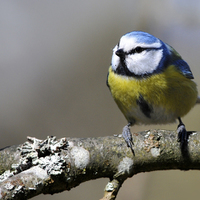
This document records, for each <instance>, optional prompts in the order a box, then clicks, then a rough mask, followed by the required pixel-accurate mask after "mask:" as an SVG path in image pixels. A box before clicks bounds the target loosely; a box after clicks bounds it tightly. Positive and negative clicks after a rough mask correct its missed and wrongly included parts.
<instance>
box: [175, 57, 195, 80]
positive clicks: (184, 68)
mask: <svg viewBox="0 0 200 200" xmlns="http://www.w3.org/2000/svg"><path fill="white" fill-rule="evenodd" d="M172 64H173V65H175V66H176V68H177V69H178V70H179V71H180V72H181V73H182V74H183V75H184V76H185V77H187V78H189V79H193V78H194V76H193V74H192V72H191V70H190V67H189V65H188V64H187V63H186V62H185V61H184V60H183V59H182V58H180V59H177V60H174V61H173V63H172Z"/></svg>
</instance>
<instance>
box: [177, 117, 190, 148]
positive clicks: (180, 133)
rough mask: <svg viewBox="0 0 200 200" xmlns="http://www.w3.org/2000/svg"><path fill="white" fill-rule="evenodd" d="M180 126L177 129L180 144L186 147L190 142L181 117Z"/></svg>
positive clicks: (179, 119)
mask: <svg viewBox="0 0 200 200" xmlns="http://www.w3.org/2000/svg"><path fill="white" fill-rule="evenodd" d="M178 121H179V125H178V127H177V133H178V142H180V143H181V145H184V144H186V143H187V140H188V134H187V131H186V128H185V125H184V124H183V122H182V120H181V118H180V117H178Z"/></svg>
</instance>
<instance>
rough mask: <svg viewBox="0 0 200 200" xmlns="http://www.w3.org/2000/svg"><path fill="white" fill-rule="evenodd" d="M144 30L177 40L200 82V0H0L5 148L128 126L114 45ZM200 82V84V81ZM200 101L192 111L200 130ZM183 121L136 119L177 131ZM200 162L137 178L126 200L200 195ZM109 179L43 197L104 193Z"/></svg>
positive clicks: (126, 189)
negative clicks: (112, 87) (110, 81)
mask: <svg viewBox="0 0 200 200" xmlns="http://www.w3.org/2000/svg"><path fill="white" fill-rule="evenodd" d="M133 30H142V31H146V32H149V33H151V34H153V35H155V36H156V37H159V38H160V39H162V40H163V41H165V42H166V43H168V44H170V45H172V46H173V47H174V48H175V49H176V50H177V51H178V52H179V53H180V54H181V55H182V57H183V58H184V59H185V60H186V61H187V62H188V64H189V65H190V67H191V69H192V71H193V74H194V76H195V81H196V82H197V84H198V85H200V68H199V63H200V56H199V52H200V1H198V0H190V1H187V0H168V1H160V0H151V1H145V0H140V1H136V0H126V1H121V0H109V1H93V0H85V1H76V0H75V1H63V0H57V1H47V0H43V1H38V0H34V1H25V0H23V1H22V0H18V1H0V134H1V140H0V147H1V148H2V147H5V146H7V145H13V144H21V143H23V142H24V141H25V140H26V137H27V136H34V137H37V138H40V139H45V138H46V137H47V136H48V135H55V136H57V138H61V137H65V136H67V137H97V136H106V135H113V134H119V133H121V131H122V127H123V126H124V125H125V124H126V120H125V118H124V117H123V115H122V114H121V112H120V111H119V109H118V108H117V106H116V104H115V103H114V101H113V99H112V97H111V95H110V92H109V90H108V88H107V87H106V76H107V70H108V67H109V65H110V61H111V55H112V49H113V47H114V46H115V45H116V44H117V42H118V40H119V38H120V37H121V36H122V35H123V34H125V33H127V32H129V31H133ZM199 91H200V88H199ZM199 112H200V107H199V106H196V107H195V108H194V109H193V110H192V111H191V112H190V113H189V114H188V115H187V116H186V117H184V118H183V121H184V123H185V124H186V128H187V129H188V130H197V131H200V123H199V116H200V115H199ZM176 127H177V124H172V125H165V126H161V125H159V126H134V127H133V128H132V131H134V132H137V131H142V130H146V129H154V128H156V129H159V128H161V129H171V130H175V129H176ZM199 173H200V172H199V171H187V172H181V171H179V170H176V171H159V172H150V173H143V174H138V175H136V176H134V177H132V178H130V179H128V180H127V181H126V182H125V183H124V185H123V187H122V188H121V190H120V192H119V195H118V198H117V199H123V200H130V199H134V200H146V199H148V200H157V199H162V200H165V199H182V200H186V199H199V195H200V190H199V185H200V179H199V175H200V174H199ZM107 182H108V179H99V180H93V181H89V182H86V183H83V184H81V185H80V186H79V187H77V188H74V189H72V190H71V191H69V192H68V191H66V192H63V193H60V194H55V195H53V196H50V195H40V196H37V197H34V198H33V199H34V200H40V199H42V200H46V199H50V200H51V199H52V200H53V199H57V200H62V199H66V198H67V199H87V200H90V199H91V200H94V199H99V198H101V197H102V196H103V190H104V187H105V185H106V183H107Z"/></svg>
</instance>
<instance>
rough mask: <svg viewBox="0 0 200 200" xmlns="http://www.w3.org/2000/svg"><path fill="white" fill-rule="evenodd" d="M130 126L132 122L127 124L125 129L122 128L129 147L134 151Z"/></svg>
mask: <svg viewBox="0 0 200 200" xmlns="http://www.w3.org/2000/svg"><path fill="white" fill-rule="evenodd" d="M130 126H131V124H130V123H129V124H127V125H126V126H124V128H123V130H122V136H123V138H124V140H125V142H126V144H127V146H128V147H130V148H131V151H132V152H133V153H134V151H133V139H132V134H131V131H130Z"/></svg>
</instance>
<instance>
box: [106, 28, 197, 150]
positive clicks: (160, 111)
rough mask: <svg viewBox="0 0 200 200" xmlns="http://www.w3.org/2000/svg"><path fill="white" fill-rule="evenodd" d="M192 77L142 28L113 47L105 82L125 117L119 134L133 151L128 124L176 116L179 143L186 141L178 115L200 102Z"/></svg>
mask: <svg viewBox="0 0 200 200" xmlns="http://www.w3.org/2000/svg"><path fill="white" fill-rule="evenodd" d="M193 79H194V76H193V74H192V72H191V70H190V67H189V65H188V64H187V62H186V61H184V60H183V59H182V57H181V56H180V54H179V53H178V52H177V51H176V50H175V49H174V48H173V47H171V46H170V45H168V44H167V43H164V42H163V41H162V40H160V39H159V38H157V37H155V36H153V35H151V34H149V33H146V32H143V31H132V32H128V33H126V34H125V35H123V36H122V37H121V38H120V40H119V42H118V44H117V45H116V46H115V47H114V49H113V54H112V59H111V65H110V67H109V69H108V74H107V80H106V83H107V86H108V88H109V90H110V92H111V95H112V97H113V99H114V101H115V102H116V104H117V106H118V107H119V109H120V110H121V112H122V113H123V115H124V116H125V118H126V119H127V121H128V124H127V125H126V126H124V128H123V130H122V136H123V138H124V140H125V142H126V144H127V146H128V147H130V148H131V150H132V151H133V145H134V144H133V139H132V134H131V131H130V127H131V126H133V125H136V124H139V125H140V124H144V125H148V124H168V123H174V122H176V121H177V120H178V127H177V134H178V137H177V140H178V142H180V144H181V145H185V144H186V143H187V140H188V133H187V131H186V128H185V125H184V123H183V122H182V119H181V118H182V117H183V116H185V115H186V114H187V113H188V112H189V111H190V110H191V108H192V107H193V106H194V105H195V104H196V103H200V97H198V91H197V85H196V83H195V82H194V81H193ZM133 152H134V151H133Z"/></svg>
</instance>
